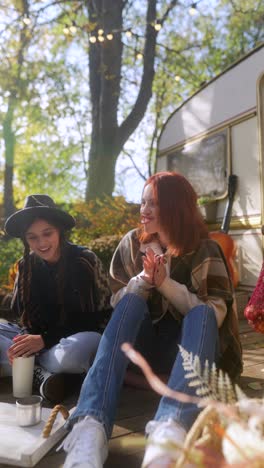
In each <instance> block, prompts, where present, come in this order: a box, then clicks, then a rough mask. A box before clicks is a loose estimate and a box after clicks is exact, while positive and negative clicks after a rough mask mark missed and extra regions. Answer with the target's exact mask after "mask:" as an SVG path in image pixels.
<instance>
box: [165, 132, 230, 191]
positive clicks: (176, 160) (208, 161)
mask: <svg viewBox="0 0 264 468" xmlns="http://www.w3.org/2000/svg"><path fill="white" fill-rule="evenodd" d="M168 166H169V167H168V169H169V170H170V171H178V172H181V173H182V174H183V175H184V176H185V177H187V179H188V180H189V181H190V182H191V184H192V185H193V187H194V188H195V190H196V192H197V195H198V197H201V196H206V197H207V196H208V197H212V198H221V197H224V196H225V195H226V191H227V167H228V157H227V130H224V131H221V132H218V133H216V134H214V135H212V136H209V137H207V138H204V139H203V140H200V141H198V142H194V143H189V144H186V145H185V146H184V147H183V148H181V149H179V150H176V151H175V152H174V153H171V154H170V155H169V157H168Z"/></svg>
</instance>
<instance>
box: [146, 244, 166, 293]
mask: <svg viewBox="0 0 264 468" xmlns="http://www.w3.org/2000/svg"><path fill="white" fill-rule="evenodd" d="M166 263H167V260H166V258H165V256H164V255H157V254H155V253H154V251H153V250H152V249H151V248H150V247H148V248H147V249H146V254H145V257H144V259H143V267H144V272H143V275H141V278H143V279H144V280H145V281H146V282H147V283H149V284H151V285H152V286H156V287H157V288H158V287H159V286H161V284H162V283H163V281H164V279H165V278H166V276H167V271H166V268H165V264H166Z"/></svg>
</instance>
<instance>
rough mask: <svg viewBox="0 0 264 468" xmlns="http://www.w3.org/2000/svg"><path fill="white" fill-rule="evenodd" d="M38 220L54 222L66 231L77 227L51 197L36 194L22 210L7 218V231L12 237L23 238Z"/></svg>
mask: <svg viewBox="0 0 264 468" xmlns="http://www.w3.org/2000/svg"><path fill="white" fill-rule="evenodd" d="M37 218H40V219H42V218H43V219H45V220H47V221H50V222H51V223H52V222H54V223H56V224H58V225H59V226H61V227H62V229H63V230H66V231H67V230H69V229H72V228H73V227H74V226H75V219H74V218H73V217H72V216H71V215H70V214H68V213H66V211H63V210H61V209H60V208H58V207H57V206H56V205H55V203H54V201H53V200H52V198H51V197H49V196H48V195H41V194H36V195H29V196H28V197H27V198H26V200H25V204H24V207H23V208H22V210H19V211H16V213H14V214H12V215H11V216H9V218H7V220H6V222H5V231H6V233H7V234H8V235H9V236H11V237H22V236H23V235H24V233H25V231H26V230H27V229H28V228H29V226H30V225H31V224H32V223H33V221H34V220H35V219H37Z"/></svg>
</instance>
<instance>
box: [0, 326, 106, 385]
mask: <svg viewBox="0 0 264 468" xmlns="http://www.w3.org/2000/svg"><path fill="white" fill-rule="evenodd" d="M20 331H21V328H20V327H19V326H18V325H16V324H15V323H0V376H1V377H7V376H11V375H12V367H11V365H10V364H9V361H8V357H7V350H8V349H9V348H10V346H11V345H12V344H13V341H12V340H13V338H14V337H15V336H16V335H18V334H19V333H20ZM100 339H101V335H100V334H99V333H97V332H92V331H91V332H88V331H87V332H86V331H85V332H79V333H75V334H74V335H70V336H68V337H67V338H61V340H60V341H59V343H57V344H56V345H54V346H52V347H51V348H50V349H45V348H44V349H43V350H41V351H40V352H39V353H38V354H37V355H36V361H35V362H36V364H39V365H40V366H41V367H43V368H44V369H46V370H47V371H48V372H51V373H61V372H64V373H69V374H83V373H86V372H87V371H88V369H89V368H90V366H91V364H92V362H93V360H94V357H95V354H96V351H97V348H98V345H99V342H100Z"/></svg>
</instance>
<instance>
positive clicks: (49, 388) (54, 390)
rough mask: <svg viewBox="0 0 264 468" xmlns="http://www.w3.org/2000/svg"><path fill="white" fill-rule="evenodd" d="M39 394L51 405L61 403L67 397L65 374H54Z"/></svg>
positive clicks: (43, 385) (42, 386)
mask: <svg viewBox="0 0 264 468" xmlns="http://www.w3.org/2000/svg"><path fill="white" fill-rule="evenodd" d="M39 393H40V394H41V396H42V397H43V398H45V400H48V401H50V402H51V403H61V402H62V400H64V397H65V378H64V375H63V374H52V375H51V376H50V377H49V378H48V379H47V380H46V381H45V382H43V384H42V385H41V386H40V389H39Z"/></svg>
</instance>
